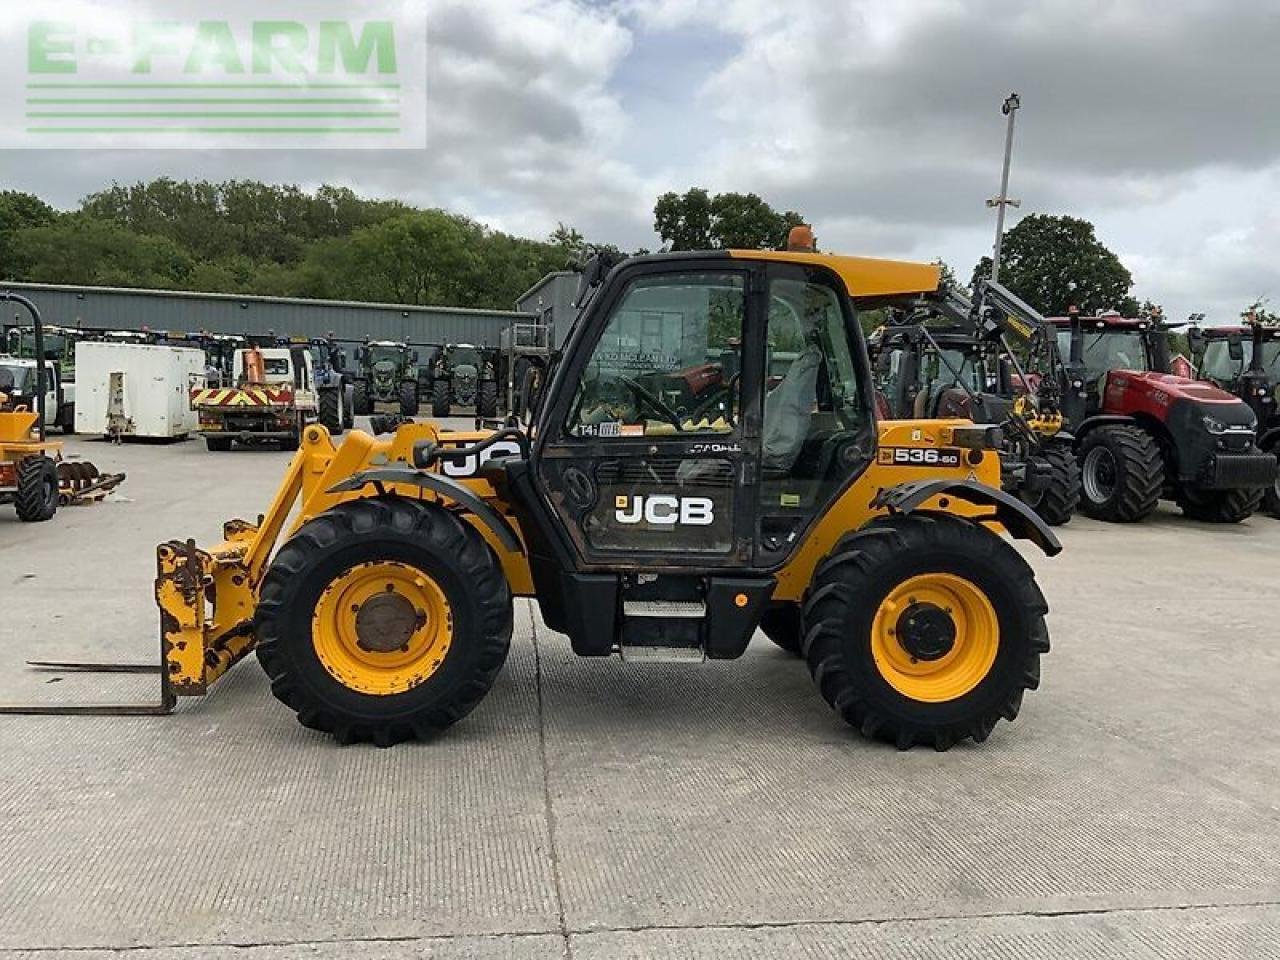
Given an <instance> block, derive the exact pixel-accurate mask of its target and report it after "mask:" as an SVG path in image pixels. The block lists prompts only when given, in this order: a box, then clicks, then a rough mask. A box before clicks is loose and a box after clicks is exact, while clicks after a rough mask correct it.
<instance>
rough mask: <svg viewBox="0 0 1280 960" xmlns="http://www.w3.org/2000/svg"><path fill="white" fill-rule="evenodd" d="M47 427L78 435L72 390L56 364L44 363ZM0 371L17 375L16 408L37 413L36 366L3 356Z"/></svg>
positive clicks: (13, 393) (12, 396) (11, 395)
mask: <svg viewBox="0 0 1280 960" xmlns="http://www.w3.org/2000/svg"><path fill="white" fill-rule="evenodd" d="M44 367H45V371H44V388H45V405H44V425H45V427H46V428H49V427H58V428H60V429H61V430H62V432H63V433H74V432H75V423H76V417H75V397H74V394H73V393H72V389H73V388H72V387H71V386H70V385H67V384H64V383H63V381H62V371H61V368H60V367H59V365H58V363H57V362H56V361H54V360H46V361H45V362H44ZM0 368H3V369H5V370H8V371H9V372H10V373H11V374H12V375H13V389H12V390H10V391H9V398H10V401H11V402H12V403H13V404H14V405H16V406H25V407H27V408H28V409H31V410H35V409H36V406H37V405H36V389H37V388H36V362H35V360H32V359H30V358H27V357H11V356H3V355H0Z"/></svg>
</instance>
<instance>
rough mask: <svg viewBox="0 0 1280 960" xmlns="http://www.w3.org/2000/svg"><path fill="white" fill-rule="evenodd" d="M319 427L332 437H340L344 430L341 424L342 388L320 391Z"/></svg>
mask: <svg viewBox="0 0 1280 960" xmlns="http://www.w3.org/2000/svg"><path fill="white" fill-rule="evenodd" d="M319 413H320V416H319V419H320V426H322V427H324V428H325V429H326V430H328V431H329V432H330V433H331V434H333V436H335V437H337V436H341V434H342V431H343V430H344V429H345V427H344V426H343V423H342V388H341V387H334V388H329V389H325V390H321V391H320V411H319Z"/></svg>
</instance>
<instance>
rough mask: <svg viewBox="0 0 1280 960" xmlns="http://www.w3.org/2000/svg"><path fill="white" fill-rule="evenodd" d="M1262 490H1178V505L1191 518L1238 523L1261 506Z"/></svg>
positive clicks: (1205, 521)
mask: <svg viewBox="0 0 1280 960" xmlns="http://www.w3.org/2000/svg"><path fill="white" fill-rule="evenodd" d="M1264 493H1265V491H1263V490H1194V491H1193V490H1179V491H1178V506H1179V507H1181V508H1182V512H1183V513H1184V514H1186V515H1187V516H1188V517H1190V518H1191V519H1192V520H1200V521H1202V522H1204V523H1240V522H1241V521H1242V520H1247V519H1249V517H1251V516H1253V514H1254V513H1255V512H1256V511H1257V509H1258V508H1259V507H1260V506H1262V501H1263V496H1264Z"/></svg>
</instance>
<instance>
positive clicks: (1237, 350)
mask: <svg viewBox="0 0 1280 960" xmlns="http://www.w3.org/2000/svg"><path fill="white" fill-rule="evenodd" d="M1227 356H1229V357H1230V358H1231V359H1232V360H1238V361H1240V362H1241V363H1243V362H1244V341H1243V340H1241V339H1240V337H1239V336H1238V335H1236V336H1232V337H1229V338H1228V339H1227Z"/></svg>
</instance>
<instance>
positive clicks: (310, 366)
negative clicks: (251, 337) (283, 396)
mask: <svg viewBox="0 0 1280 960" xmlns="http://www.w3.org/2000/svg"><path fill="white" fill-rule="evenodd" d="M253 354H257V355H259V356H261V357H262V370H261V372H258V371H252V370H250V369H249V366H250V364H249V363H247V362H246V357H249V356H251V355H253ZM233 369H234V370H235V380H236V384H237V385H238V386H248V385H253V386H275V387H283V386H289V387H293V388H294V389H295V390H301V391H313V390H314V389H315V370H316V367H315V361H314V360H313V359H312V356H311V350H310V349H309V348H308V347H301V346H300V347H261V348H258V349H243V348H242V349H239V350H237V351H236V353H235V361H234V365H233Z"/></svg>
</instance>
